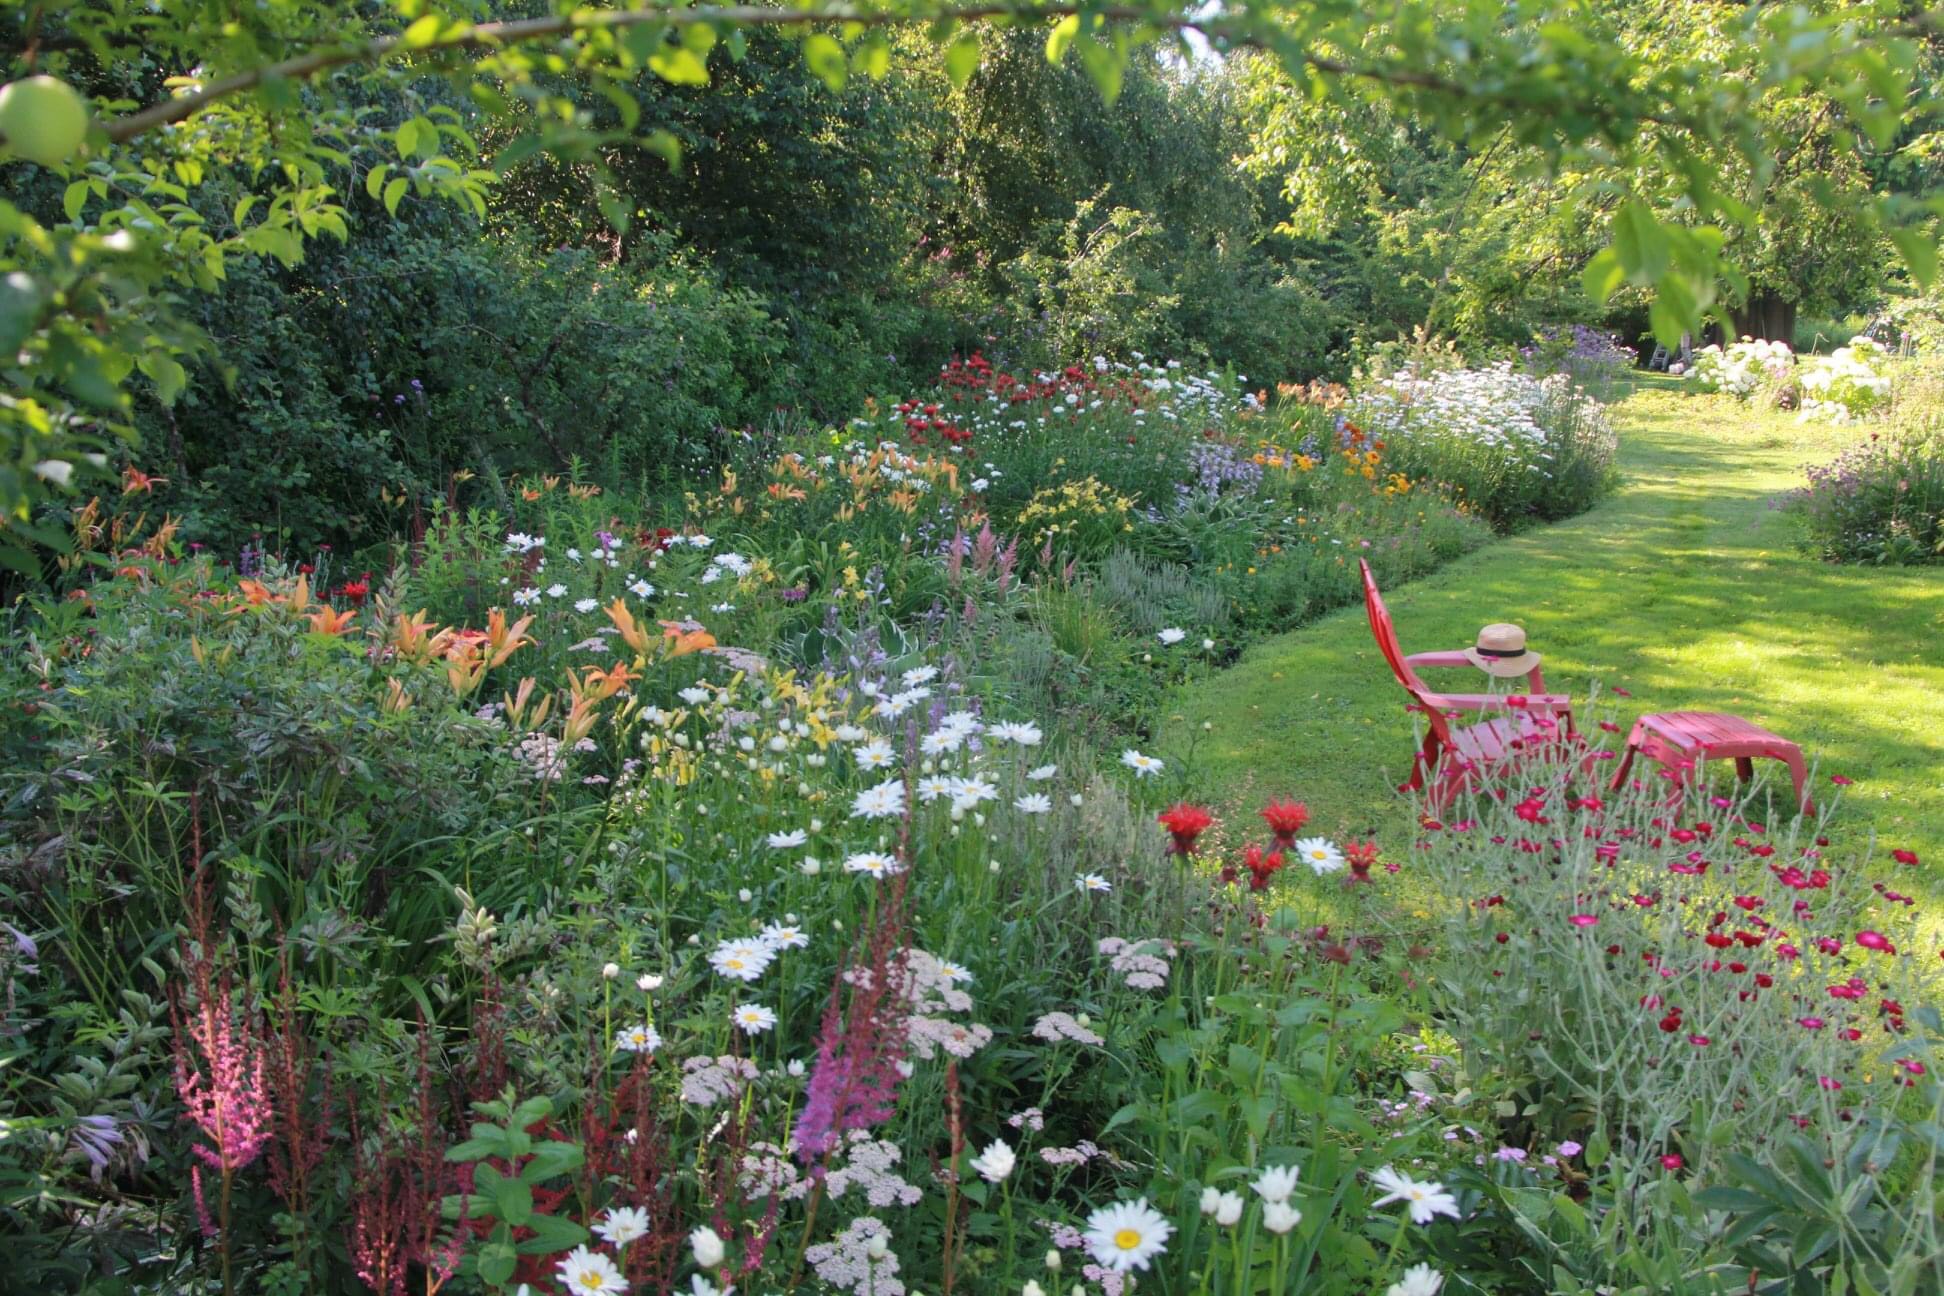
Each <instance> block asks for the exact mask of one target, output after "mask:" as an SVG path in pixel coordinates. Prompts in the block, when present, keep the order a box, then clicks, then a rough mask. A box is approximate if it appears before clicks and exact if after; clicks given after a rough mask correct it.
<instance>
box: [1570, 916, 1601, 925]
mask: <svg viewBox="0 0 1944 1296" xmlns="http://www.w3.org/2000/svg"><path fill="white" fill-rule="evenodd" d="M1566 921H1567V922H1569V923H1571V924H1573V926H1575V927H1591V926H1593V925H1594V924H1595V923H1597V922H1599V921H1600V919H1599V916H1598V915H1597V914H1574V915H1573V916H1572V917H1570V918H1568V919H1567V920H1566Z"/></svg>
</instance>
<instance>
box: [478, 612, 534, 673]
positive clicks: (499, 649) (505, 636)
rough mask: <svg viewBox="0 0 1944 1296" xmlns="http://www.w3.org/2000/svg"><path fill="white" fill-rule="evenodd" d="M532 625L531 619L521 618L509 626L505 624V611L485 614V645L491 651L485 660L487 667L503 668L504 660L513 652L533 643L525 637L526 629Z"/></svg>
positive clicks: (528, 617)
mask: <svg viewBox="0 0 1944 1296" xmlns="http://www.w3.org/2000/svg"><path fill="white" fill-rule="evenodd" d="M532 624H533V618H532V617H530V616H523V617H521V618H520V619H519V620H518V621H515V622H514V623H513V624H512V625H511V626H508V625H507V624H506V610H505V609H504V608H494V609H493V610H492V611H491V612H488V613H487V614H486V644H487V646H488V647H490V648H491V649H492V650H493V651H492V653H491V655H490V656H489V657H488V659H487V662H486V664H487V666H488V667H493V666H503V665H505V664H506V659H507V658H508V657H511V656H512V655H513V654H514V652H515V651H517V650H518V649H520V648H523V647H525V646H526V645H527V644H530V643H532V642H533V640H532V639H530V638H528V637H527V633H526V628H527V627H528V626H530V625H532Z"/></svg>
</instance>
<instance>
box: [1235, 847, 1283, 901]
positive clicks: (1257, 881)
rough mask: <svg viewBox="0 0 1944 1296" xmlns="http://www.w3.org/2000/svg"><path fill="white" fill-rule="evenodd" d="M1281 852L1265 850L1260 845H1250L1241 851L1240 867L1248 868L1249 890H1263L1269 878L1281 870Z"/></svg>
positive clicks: (1267, 884) (1265, 888)
mask: <svg viewBox="0 0 1944 1296" xmlns="http://www.w3.org/2000/svg"><path fill="white" fill-rule="evenodd" d="M1282 866H1283V853H1282V852H1281V851H1279V850H1269V851H1265V850H1263V849H1262V847H1260V846H1251V847H1249V848H1248V849H1247V850H1245V851H1243V852H1242V867H1243V868H1246V869H1247V870H1249V890H1251V891H1265V890H1267V889H1268V887H1269V879H1270V878H1272V877H1274V876H1275V875H1276V874H1277V873H1279V872H1281V871H1282Z"/></svg>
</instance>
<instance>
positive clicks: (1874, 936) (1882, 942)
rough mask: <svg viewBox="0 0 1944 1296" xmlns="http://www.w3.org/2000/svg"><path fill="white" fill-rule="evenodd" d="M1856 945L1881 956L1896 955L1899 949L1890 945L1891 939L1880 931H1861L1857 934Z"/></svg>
mask: <svg viewBox="0 0 1944 1296" xmlns="http://www.w3.org/2000/svg"><path fill="white" fill-rule="evenodd" d="M1856 943H1857V944H1858V945H1861V946H1862V947H1863V948H1864V949H1866V950H1875V951H1876V952H1877V953H1879V954H1895V953H1896V952H1897V947H1896V946H1895V945H1892V944H1891V943H1890V939H1889V937H1887V936H1885V935H1884V934H1883V933H1882V932H1879V931H1860V932H1858V933H1856Z"/></svg>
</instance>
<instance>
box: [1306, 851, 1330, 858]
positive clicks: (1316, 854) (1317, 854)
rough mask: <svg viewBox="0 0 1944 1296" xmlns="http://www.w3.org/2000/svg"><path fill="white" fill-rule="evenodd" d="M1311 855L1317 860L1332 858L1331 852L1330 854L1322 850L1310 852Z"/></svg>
mask: <svg viewBox="0 0 1944 1296" xmlns="http://www.w3.org/2000/svg"><path fill="white" fill-rule="evenodd" d="M1310 854H1311V855H1313V856H1314V857H1316V858H1317V859H1328V858H1330V852H1328V851H1320V850H1319V851H1311V852H1310Z"/></svg>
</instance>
